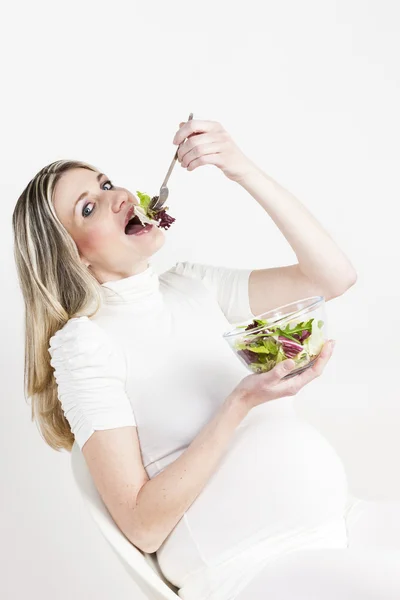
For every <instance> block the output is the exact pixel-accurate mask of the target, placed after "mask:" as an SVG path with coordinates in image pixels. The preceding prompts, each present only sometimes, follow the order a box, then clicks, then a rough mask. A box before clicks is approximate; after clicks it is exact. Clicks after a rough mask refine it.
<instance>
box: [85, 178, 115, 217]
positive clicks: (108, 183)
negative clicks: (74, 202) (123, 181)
mask: <svg viewBox="0 0 400 600" xmlns="http://www.w3.org/2000/svg"><path fill="white" fill-rule="evenodd" d="M104 185H110V186H111V188H113V187H114V185H113V184H112V183H111V181H110V180H108V181H105V182H104V183H103V184H102V186H101V187H103V186H104ZM106 191H107V190H106ZM89 204H94V202H87V204H85V206H84V207H83V209H82V217H84V218H86V217H90V215H91V214H92V213H93V211H94V208H93V209H92V210H91V211H90V212H89V213H85V210H86V208H87V207H88V206H89Z"/></svg>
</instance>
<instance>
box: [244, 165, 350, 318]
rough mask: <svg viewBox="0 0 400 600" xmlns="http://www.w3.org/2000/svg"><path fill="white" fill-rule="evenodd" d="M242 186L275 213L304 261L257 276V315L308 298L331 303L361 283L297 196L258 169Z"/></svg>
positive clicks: (253, 281) (253, 299)
mask: <svg viewBox="0 0 400 600" xmlns="http://www.w3.org/2000/svg"><path fill="white" fill-rule="evenodd" d="M238 183H240V185H241V186H242V187H243V188H244V189H245V190H246V191H247V192H248V193H249V194H251V196H253V198H254V199H255V200H256V201H257V202H258V203H259V204H260V206H262V208H263V209H264V210H265V211H266V212H267V213H268V214H269V215H270V217H271V218H272V220H273V221H274V223H275V224H276V225H277V227H278V228H279V229H280V231H281V232H282V234H283V235H284V236H285V238H286V240H287V241H288V242H289V244H290V246H291V248H292V249H293V251H294V252H295V254H296V256H297V259H298V264H295V265H290V266H284V267H276V268H270V269H257V270H254V271H253V272H252V274H251V276H250V282H249V296H250V305H251V308H252V312H253V314H255V315H257V314H260V313H262V312H266V311H267V310H270V309H271V308H275V307H276V306H282V305H283V304H287V303H289V302H293V301H295V300H298V299H299V298H304V297H306V296H314V295H321V296H324V297H325V299H326V300H329V299H331V298H335V297H336V296H339V295H341V294H342V293H343V292H344V291H345V290H347V289H348V288H349V287H350V286H352V285H353V284H354V283H355V282H356V280H357V274H356V271H355V269H354V267H353V265H352V264H351V262H350V261H349V259H348V258H347V257H346V256H345V254H344V253H343V252H342V250H341V249H340V248H339V247H338V246H337V244H336V243H335V242H334V241H333V239H332V238H331V237H330V235H329V234H328V233H327V232H326V231H325V230H324V229H323V227H322V226H321V225H320V224H319V223H318V221H317V219H316V218H315V217H314V216H313V215H312V214H311V213H310V212H309V211H308V210H307V208H306V207H305V206H304V205H303V204H302V203H301V202H300V201H299V200H297V198H295V197H294V196H293V194H291V193H290V192H288V191H287V190H285V189H284V188H283V187H282V186H280V185H279V184H278V183H277V182H276V181H274V180H273V179H272V177H269V176H268V175H267V174H266V173H264V172H263V171H262V170H261V169H259V168H258V167H255V168H254V169H253V171H252V172H250V173H248V174H247V175H246V177H245V178H243V179H242V180H240V181H239V182H238Z"/></svg>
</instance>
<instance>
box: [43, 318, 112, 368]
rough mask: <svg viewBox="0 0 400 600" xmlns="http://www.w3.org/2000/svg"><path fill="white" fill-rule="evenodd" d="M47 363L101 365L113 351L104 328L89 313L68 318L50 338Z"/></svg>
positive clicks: (56, 364) (108, 358)
mask: <svg viewBox="0 0 400 600" xmlns="http://www.w3.org/2000/svg"><path fill="white" fill-rule="evenodd" d="M48 352H49V354H50V356H51V361H50V364H51V365H52V366H53V367H54V368H56V367H57V366H60V365H61V364H63V365H64V364H68V365H70V366H71V365H76V366H78V365H79V366H84V365H85V364H87V365H90V366H94V365H96V364H97V365H99V366H103V365H106V364H107V363H108V361H109V360H110V357H111V355H112V354H114V352H115V348H114V346H113V343H112V340H111V338H110V336H109V335H108V334H107V332H106V331H105V330H104V329H102V328H101V327H99V325H97V324H96V323H94V322H93V321H91V320H90V319H89V318H88V317H85V316H83V317H76V318H73V319H70V320H69V321H67V323H65V325H64V326H63V327H62V328H61V329H59V330H58V331H56V333H55V334H54V335H53V336H52V337H51V338H50V340H49V347H48Z"/></svg>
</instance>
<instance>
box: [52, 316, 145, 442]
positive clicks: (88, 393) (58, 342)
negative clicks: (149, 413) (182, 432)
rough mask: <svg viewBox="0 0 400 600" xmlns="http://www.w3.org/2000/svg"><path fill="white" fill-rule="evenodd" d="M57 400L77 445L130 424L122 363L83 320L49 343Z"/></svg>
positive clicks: (132, 422) (101, 334)
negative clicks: (98, 432) (95, 435)
mask: <svg viewBox="0 0 400 600" xmlns="http://www.w3.org/2000/svg"><path fill="white" fill-rule="evenodd" d="M49 343H50V346H49V348H48V351H49V354H50V356H51V360H50V364H51V366H52V367H53V368H54V377H55V379H56V382H57V386H58V398H59V400H60V402H61V406H62V410H63V412H64V415H65V418H66V419H67V421H68V423H69V424H70V427H71V431H72V433H73V434H74V436H75V440H76V442H77V444H78V446H79V447H80V448H81V449H82V447H83V445H84V444H85V442H86V441H87V440H88V439H89V437H90V436H91V435H92V434H93V433H94V432H95V431H96V430H104V429H114V428H116V427H126V426H128V425H136V421H135V417H134V414H133V409H132V405H131V403H130V401H129V398H128V396H127V394H126V391H125V376H126V372H125V361H124V360H123V358H124V357H123V354H122V360H121V354H120V352H121V351H120V349H119V348H117V347H116V346H115V345H114V344H113V342H112V340H111V339H110V337H109V336H108V334H107V332H106V331H104V330H103V329H101V327H99V326H98V325H97V324H96V323H93V322H92V321H91V320H90V319H89V318H88V317H77V318H74V319H70V320H69V321H68V322H67V323H66V324H65V325H64V327H62V328H61V329H60V330H59V331H57V332H56V333H55V334H54V336H53V337H52V338H51V339H50V342H49Z"/></svg>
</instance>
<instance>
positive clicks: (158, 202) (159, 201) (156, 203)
mask: <svg viewBox="0 0 400 600" xmlns="http://www.w3.org/2000/svg"><path fill="white" fill-rule="evenodd" d="M192 119H193V113H190V115H189V118H188V121H191V120H192ZM182 143H183V142H182ZM178 150H179V147H178V148H177V150H176V152H175V156H174V158H173V159H172V163H171V164H170V167H169V169H168V173H167V174H166V176H165V179H164V181H163V182H162V185H161V187H160V192H159V196H158V198H157V196H154V198H153V199H152V200H151V201H150V203H149V208H150V209H151V210H160V208H161V207H162V206H163V204H165V203H166V201H167V198H168V194H169V190H168V186H167V183H168V179H169V178H170V175H171V173H172V169H173V168H174V166H175V163H176V161H177V159H178Z"/></svg>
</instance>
